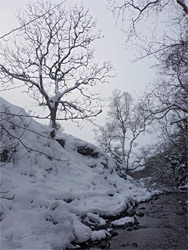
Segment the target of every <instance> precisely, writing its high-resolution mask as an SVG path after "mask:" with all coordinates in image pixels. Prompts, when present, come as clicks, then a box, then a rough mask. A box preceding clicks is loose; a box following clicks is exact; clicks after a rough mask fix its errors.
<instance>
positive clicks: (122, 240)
mask: <svg viewBox="0 0 188 250" xmlns="http://www.w3.org/2000/svg"><path fill="white" fill-rule="evenodd" d="M186 200H187V193H186V192H181V193H168V194H163V195H160V196H159V198H158V199H155V200H151V201H149V202H146V203H141V204H139V206H138V207H137V208H136V218H137V219H138V221H139V224H138V225H137V226H135V225H134V226H132V227H128V228H124V229H116V231H117V232H118V235H117V236H115V237H113V238H112V239H111V240H110V241H108V242H106V243H107V244H106V247H103V246H105V242H103V243H102V244H101V246H93V247H90V248H89V249H90V250H99V249H110V250H126V249H139V250H152V249H157V250H159V249H160V250H161V249H162V250H165V249H166V250H167V249H168V250H171V249H178V250H185V249H187V244H188V242H187V210H186Z"/></svg>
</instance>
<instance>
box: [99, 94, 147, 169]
mask: <svg viewBox="0 0 188 250" xmlns="http://www.w3.org/2000/svg"><path fill="white" fill-rule="evenodd" d="M150 122H151V120H150V121H149V117H148V116H147V113H146V112H144V111H143V109H141V107H140V104H139V103H134V100H133V98H132V96H131V95H130V94H129V93H128V92H121V91H120V90H115V91H114V92H113V94H112V97H111V99H110V105H109V112H108V116H107V122H106V124H105V125H104V126H102V127H99V129H98V131H96V135H97V136H96V138H97V142H98V144H99V145H100V146H101V147H102V148H103V150H105V151H106V152H107V153H109V154H110V155H111V156H112V157H113V158H114V160H115V161H116V162H117V163H118V164H119V165H121V168H122V169H124V171H125V172H126V171H128V170H129V169H131V166H130V158H131V154H132V151H133V148H134V147H135V146H136V139H137V138H138V136H139V135H140V134H141V133H142V132H144V131H145V129H146V125H147V124H149V123H150Z"/></svg>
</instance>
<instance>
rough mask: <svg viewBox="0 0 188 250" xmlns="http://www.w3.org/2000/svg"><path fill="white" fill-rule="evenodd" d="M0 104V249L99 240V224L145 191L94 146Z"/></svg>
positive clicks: (102, 232) (63, 245) (61, 246)
mask: <svg viewBox="0 0 188 250" xmlns="http://www.w3.org/2000/svg"><path fill="white" fill-rule="evenodd" d="M0 104H1V119H0V126H1V145H0V156H1V162H0V163H1V168H0V169H1V181H0V197H1V198H0V201H1V210H0V223H1V249H66V248H71V247H72V243H73V242H74V243H79V242H84V241H87V240H89V239H92V240H100V239H101V238H104V237H105V236H106V235H107V234H109V232H108V231H105V230H100V231H95V230H94V231H92V229H91V228H92V225H93V224H97V225H99V226H100V225H105V223H106V219H105V218H106V217H107V216H109V215H117V214H119V213H120V212H121V211H123V210H125V209H127V208H129V206H131V205H133V204H134V203H135V202H139V201H142V200H145V199H148V198H149V197H150V195H151V193H149V192H148V191H147V190H146V189H144V188H142V187H138V185H135V184H134V181H133V179H131V178H128V179H127V180H124V179H122V178H120V177H119V176H118V175H117V173H116V171H115V164H114V162H113V161H112V159H111V158H110V157H109V156H108V155H107V154H105V153H103V152H102V151H101V150H100V149H99V148H98V147H96V146H94V145H93V144H90V143H87V142H85V141H82V140H80V139H78V138H75V137H73V136H71V135H67V134H64V133H58V134H57V136H56V138H55V139H54V140H52V139H51V138H50V137H49V132H50V130H49V128H48V127H47V126H44V125H41V124H39V123H37V122H36V121H35V120H33V119H32V118H30V117H29V116H28V114H26V112H25V111H24V109H22V108H20V107H17V106H14V105H12V104H10V103H8V102H7V101H5V100H4V99H2V98H1V99H0Z"/></svg>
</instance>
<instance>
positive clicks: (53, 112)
mask: <svg viewBox="0 0 188 250" xmlns="http://www.w3.org/2000/svg"><path fill="white" fill-rule="evenodd" d="M57 106H58V105H57V103H55V105H54V107H53V108H52V107H51V108H50V126H51V132H50V136H51V138H52V139H54V137H55V135H56V128H57V124H56V116H57Z"/></svg>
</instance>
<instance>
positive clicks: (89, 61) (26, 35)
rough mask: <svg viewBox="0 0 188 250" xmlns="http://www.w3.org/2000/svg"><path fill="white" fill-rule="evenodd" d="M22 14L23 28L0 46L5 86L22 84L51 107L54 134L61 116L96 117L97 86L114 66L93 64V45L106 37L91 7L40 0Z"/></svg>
mask: <svg viewBox="0 0 188 250" xmlns="http://www.w3.org/2000/svg"><path fill="white" fill-rule="evenodd" d="M38 16H40V18H37V17H38ZM18 18H19V22H20V27H22V28H21V29H19V30H18V33H17V34H16V36H14V39H10V38H9V41H3V40H2V41H1V44H0V55H1V60H0V77H1V82H2V83H3V87H4V88H8V87H9V85H10V83H11V84H16V83H17V81H19V82H23V84H24V85H25V86H26V87H27V90H28V92H29V93H30V94H31V96H32V97H33V98H34V99H35V100H36V101H37V102H38V104H39V105H41V106H44V107H47V108H48V110H49V116H48V117H49V118H50V122H51V127H52V132H51V136H52V137H54V136H55V128H56V120H57V119H62V120H67V119H85V118H86V119H87V118H89V117H94V116H96V115H98V114H99V113H100V112H101V98H100V96H99V93H97V92H96V90H95V88H94V86H96V84H98V83H104V82H105V81H106V80H107V77H109V72H110V70H111V68H112V67H111V64H110V62H104V63H103V64H102V65H99V64H97V63H95V62H94V50H93V49H92V47H91V46H92V44H94V43H95V41H96V40H97V39H100V38H102V36H101V33H100V32H98V33H97V32H95V28H96V24H95V22H94V21H93V20H92V17H91V16H90V15H89V12H88V10H85V9H84V8H83V7H82V6H79V7H78V6H77V5H76V6H74V7H73V8H72V9H68V10H67V9H66V8H65V5H61V6H59V8H53V7H52V5H51V4H50V3H43V2H40V3H39V2H38V3H37V4H33V3H32V4H29V5H28V8H27V10H26V11H25V12H24V13H22V14H20V15H19V16H18ZM30 20H32V22H30ZM58 112H59V116H58Z"/></svg>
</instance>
